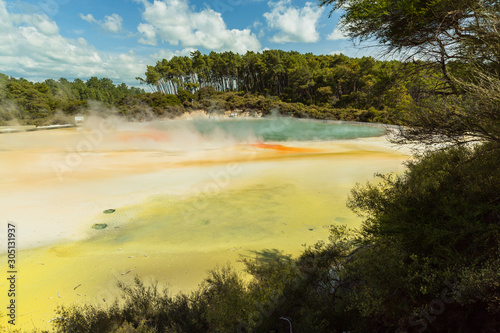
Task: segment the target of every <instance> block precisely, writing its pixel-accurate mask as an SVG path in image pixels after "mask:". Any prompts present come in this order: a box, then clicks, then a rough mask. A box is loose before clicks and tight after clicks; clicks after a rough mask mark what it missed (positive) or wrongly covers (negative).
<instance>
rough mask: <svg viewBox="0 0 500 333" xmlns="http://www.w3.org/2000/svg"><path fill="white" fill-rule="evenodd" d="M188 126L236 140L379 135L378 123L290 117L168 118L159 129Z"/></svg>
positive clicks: (382, 132) (307, 139)
mask: <svg viewBox="0 0 500 333" xmlns="http://www.w3.org/2000/svg"><path fill="white" fill-rule="evenodd" d="M183 126H189V127H190V129H191V130H194V131H195V132H197V133H199V134H200V135H202V136H204V137H213V136H223V137H230V138H234V139H237V140H247V139H257V140H261V141H331V140H339V139H355V138H366V137H373V136H380V135H383V134H384V133H385V130H384V129H383V128H381V127H375V126H366V125H355V124H347V123H327V122H320V121H312V120H299V119H292V118H264V119H223V120H214V119H195V120H192V121H186V120H183V121H171V122H167V123H164V124H163V126H162V127H163V129H165V130H167V131H168V130H171V129H176V128H178V127H183Z"/></svg>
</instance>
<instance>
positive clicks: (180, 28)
mask: <svg viewBox="0 0 500 333" xmlns="http://www.w3.org/2000/svg"><path fill="white" fill-rule="evenodd" d="M140 2H141V3H142V4H143V5H144V7H145V8H144V12H143V13H142V17H143V19H144V21H145V23H141V24H139V26H138V27H137V30H138V31H139V33H140V34H141V35H142V37H141V38H140V39H139V42H140V43H142V44H147V45H156V39H157V38H159V39H160V40H162V41H164V42H168V43H170V44H172V45H179V44H181V45H182V46H183V47H203V48H206V49H209V50H215V51H227V50H231V51H234V52H238V53H245V52H246V51H248V50H252V51H257V50H259V49H260V48H261V45H260V42H259V40H258V39H257V37H256V36H255V34H253V33H252V32H251V30H250V29H243V30H239V29H232V30H229V29H228V28H227V26H226V24H225V22H224V20H223V19H222V16H221V14H220V13H218V12H216V11H214V10H212V9H209V8H206V9H204V10H202V11H199V12H196V11H193V10H192V9H191V8H190V7H189V5H188V3H187V2H186V1H181V0H155V1H154V2H153V3H150V2H149V1H147V0H142V1H140Z"/></svg>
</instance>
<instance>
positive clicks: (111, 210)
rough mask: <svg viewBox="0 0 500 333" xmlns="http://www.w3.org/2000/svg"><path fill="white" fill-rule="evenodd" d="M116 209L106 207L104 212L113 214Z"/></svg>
mask: <svg viewBox="0 0 500 333" xmlns="http://www.w3.org/2000/svg"><path fill="white" fill-rule="evenodd" d="M115 211H116V209H113V208H110V209H106V210H105V211H103V213H104V214H111V213H114V212H115Z"/></svg>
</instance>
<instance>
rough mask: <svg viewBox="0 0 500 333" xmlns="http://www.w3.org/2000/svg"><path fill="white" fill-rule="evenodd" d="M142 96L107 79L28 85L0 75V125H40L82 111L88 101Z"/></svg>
mask: <svg viewBox="0 0 500 333" xmlns="http://www.w3.org/2000/svg"><path fill="white" fill-rule="evenodd" d="M143 93H144V90H143V89H139V88H135V87H128V86H127V85H126V84H125V83H122V84H119V85H115V84H114V83H113V81H112V80H111V79H108V78H97V77H91V78H90V79H88V80H87V81H86V82H84V81H82V80H81V79H75V80H74V81H73V82H70V81H68V80H67V79H64V78H60V79H59V80H53V79H48V80H45V81H43V82H31V81H28V80H26V79H23V78H20V79H16V78H13V77H9V76H7V75H5V74H2V73H0V125H1V124H5V123H8V122H9V121H14V120H15V121H17V122H19V123H21V124H41V123H43V122H44V121H45V120H47V119H54V116H55V115H56V114H57V113H58V111H59V112H60V113H61V114H64V115H74V114H76V113H79V112H82V111H83V110H84V109H85V108H86V107H87V102H88V101H91V100H92V101H98V102H102V103H104V104H107V105H113V104H115V103H117V102H118V101H119V100H121V99H123V98H124V97H125V96H137V95H139V94H143Z"/></svg>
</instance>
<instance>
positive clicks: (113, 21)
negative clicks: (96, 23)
mask: <svg viewBox="0 0 500 333" xmlns="http://www.w3.org/2000/svg"><path fill="white" fill-rule="evenodd" d="M122 22H123V19H122V17H121V16H120V15H118V14H111V16H105V17H104V22H103V23H102V24H101V27H103V29H104V30H107V31H111V32H115V33H118V32H120V31H121V30H122Z"/></svg>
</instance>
